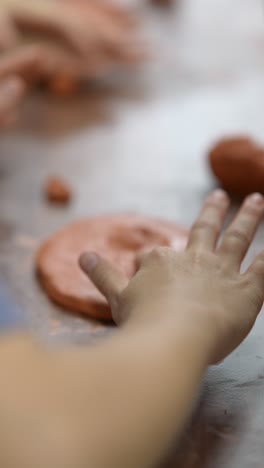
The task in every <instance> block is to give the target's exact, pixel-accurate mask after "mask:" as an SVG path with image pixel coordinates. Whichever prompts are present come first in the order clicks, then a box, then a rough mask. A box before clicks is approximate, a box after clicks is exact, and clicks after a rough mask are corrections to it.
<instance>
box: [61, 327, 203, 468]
mask: <svg viewBox="0 0 264 468" xmlns="http://www.w3.org/2000/svg"><path fill="white" fill-rule="evenodd" d="M174 326H175V324H174ZM173 328H174V327H173ZM208 356H209V349H208V343H207V341H206V339H204V338H203V337H202V336H199V335H198V334H197V333H196V331H194V330H192V326H191V325H189V326H188V327H187V324H186V326H181V325H180V324H179V328H178V330H177V331H175V328H174V330H173V329H172V328H171V329H170V327H169V326H168V325H166V326H161V325H153V326H149V327H148V328H144V327H143V328H141V329H136V327H133V330H132V329H129V328H127V329H124V330H123V331H120V332H119V335H117V336H116V337H114V338H112V339H110V341H108V342H106V343H105V344H104V345H103V346H100V347H98V348H95V349H94V350H93V351H92V352H90V353H89V354H87V352H86V351H78V352H76V353H75V354H72V355H65V356H64V357H62V359H63V361H64V365H65V366H67V368H68V369H70V372H69V374H68V375H69V376H71V377H70V380H71V381H70V382H67V383H66V388H68V389H70V390H69V391H70V392H72V395H74V394H76V395H79V397H78V398H80V396H81V398H82V399H83V401H82V402H81V407H82V408H85V410H84V411H82V413H81V414H79V413H78V414H76V417H77V419H76V428H78V429H77V430H78V431H80V433H79V437H78V439H79V440H83V442H84V444H83V447H82V449H80V448H79V450H78V451H79V454H82V455H80V457H82V458H83V460H82V461H81V460H80V463H81V464H80V466H82V462H84V461H85V460H88V461H89V466H91V467H93V468H105V467H106V466H107V467H108V468H124V467H126V468H130V467H131V468H134V467H135V466H136V467H137V468H141V467H142V468H145V467H150V466H151V467H152V466H153V465H154V463H155V462H157V461H158V460H159V458H160V456H161V455H162V454H163V453H164V452H165V451H166V449H168V448H169V445H170V442H171V441H172V437H173V436H177V435H179V433H180V432H181V430H182V428H183V426H184V424H185V423H186V421H187V418H188V416H189V414H190V411H191V410H192V407H193V401H194V397H195V396H196V394H197V390H198V388H199V385H200V382H201V379H202V376H203V374H204V372H205V369H206V367H207V363H208V360H209V357H208ZM84 369H86V377H85V379H84V380H85V382H84V381H83V372H84ZM102 441H103V449H102ZM76 466H79V465H78V464H77V465H76Z"/></svg>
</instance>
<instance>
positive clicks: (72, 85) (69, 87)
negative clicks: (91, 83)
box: [48, 75, 79, 97]
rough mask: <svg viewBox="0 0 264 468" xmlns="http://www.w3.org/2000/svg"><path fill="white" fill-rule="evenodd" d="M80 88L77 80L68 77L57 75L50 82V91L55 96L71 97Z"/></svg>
mask: <svg viewBox="0 0 264 468" xmlns="http://www.w3.org/2000/svg"><path fill="white" fill-rule="evenodd" d="M78 87H79V82H78V80H77V79H74V78H70V77H68V76H67V75H65V76H64V75H57V76H54V78H51V79H50V81H49V82H48V88H49V91H50V92H51V93H52V94H54V95H55V96H61V97H71V96H74V95H75V94H76V93H77V91H78Z"/></svg>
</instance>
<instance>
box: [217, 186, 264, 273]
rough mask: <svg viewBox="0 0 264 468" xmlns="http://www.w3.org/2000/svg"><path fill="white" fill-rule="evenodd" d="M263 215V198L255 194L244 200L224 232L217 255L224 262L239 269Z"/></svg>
mask: <svg viewBox="0 0 264 468" xmlns="http://www.w3.org/2000/svg"><path fill="white" fill-rule="evenodd" d="M263 214H264V198H263V197H262V195H260V194H258V193H256V194H253V195H251V196H249V197H247V199H246V200H245V202H244V203H243V205H242V207H241V209H240V210H239V213H238V215H237V216H236V218H235V220H234V221H233V222H232V223H231V225H230V226H229V228H228V229H227V230H226V232H225V235H224V237H223V241H222V244H221V246H220V247H219V251H218V252H219V255H221V257H222V258H224V260H225V262H226V263H227V264H229V265H230V266H232V267H235V268H237V269H239V268H240V265H241V262H242V260H243V259H244V257H245V255H246V253H247V251H248V249H249V247H250V244H251V242H252V240H253V238H254V235H255V233H256V230H257V228H258V226H259V224H260V222H261V220H262V217H263Z"/></svg>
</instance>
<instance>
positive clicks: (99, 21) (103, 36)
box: [0, 0, 142, 80]
mask: <svg viewBox="0 0 264 468" xmlns="http://www.w3.org/2000/svg"><path fill="white" fill-rule="evenodd" d="M25 41H26V43H30V44H35V45H39V46H41V48H42V55H43V57H44V58H45V60H43V63H42V69H41V73H40V78H45V79H46V78H53V77H54V76H55V77H56V76H57V75H58V76H61V75H62V76H65V77H67V76H69V77H70V78H73V79H77V80H79V79H86V78H95V77H98V75H101V74H102V73H105V72H109V71H111V70H112V68H115V67H116V66H118V65H122V64H131V63H137V62H138V61H140V60H141V59H142V52H141V45H140V44H139V41H138V39H137V33H136V31H135V28H134V25H133V22H132V20H131V15H130V12H127V11H126V10H123V9H122V8H121V7H115V8H114V7H109V6H108V5H107V4H105V3H104V2H102V1H101V0H100V1H98V2H95V1H94V0H85V1H84V0H52V1H50V0H41V1H35V0H27V1H26V2H25V1H21V0H0V48H2V49H6V50H9V49H10V48H13V47H14V46H18V47H19V46H20V45H21V43H24V42H25Z"/></svg>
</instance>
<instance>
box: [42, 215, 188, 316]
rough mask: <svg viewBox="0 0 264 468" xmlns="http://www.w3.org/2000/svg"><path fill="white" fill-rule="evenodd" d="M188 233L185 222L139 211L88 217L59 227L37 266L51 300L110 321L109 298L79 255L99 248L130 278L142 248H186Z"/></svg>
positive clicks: (103, 254)
mask: <svg viewBox="0 0 264 468" xmlns="http://www.w3.org/2000/svg"><path fill="white" fill-rule="evenodd" d="M187 235H188V231H187V230H186V229H185V228H183V227H180V226H177V225H175V224H173V223H171V222H168V221H162V220H157V219H151V218H147V217H144V216H139V215H118V216H103V217H98V218H91V219H84V220H82V221H79V222H77V223H74V224H71V225H70V226H68V227H66V228H65V229H63V230H61V231H59V232H57V233H56V234H55V235H54V236H52V237H51V238H50V239H48V240H47V241H46V242H45V243H44V244H43V245H42V246H41V247H40V249H39V251H38V254H37V271H38V273H39V278H40V280H41V283H42V285H43V287H44V289H45V290H46V292H47V294H48V295H49V297H50V298H51V299H52V300H53V301H55V302H56V303H58V304H59V305H61V306H63V307H65V308H67V309H70V310H72V311H76V312H81V313H85V314H87V315H89V316H90V317H94V318H99V319H106V320H110V319H111V312H110V308H109V306H108V304H107V303H106V300H105V299H104V297H103V296H102V295H101V293H99V292H98V291H97V289H96V288H95V287H94V285H93V284H92V283H91V281H90V280H89V279H88V278H87V277H86V275H85V274H84V273H83V272H82V271H81V269H80V267H79V264H78V260H79V256H80V254H81V253H83V252H85V251H93V252H97V253H98V254H100V255H101V256H102V257H105V258H106V259H108V260H110V261H111V262H112V263H113V264H115V265H116V266H117V267H119V268H120V269H121V270H122V271H123V272H124V273H125V274H126V275H127V276H128V277H131V276H132V275H133V274H134V273H135V271H136V255H137V254H138V253H139V252H141V251H144V250H148V249H151V248H154V247H155V246H171V247H174V248H175V249H176V250H182V249H183V248H184V247H185V245H186V240H187Z"/></svg>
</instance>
